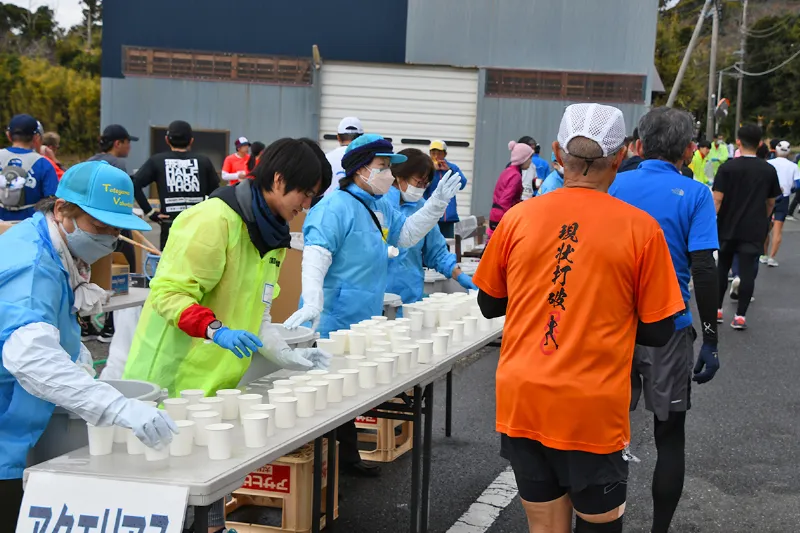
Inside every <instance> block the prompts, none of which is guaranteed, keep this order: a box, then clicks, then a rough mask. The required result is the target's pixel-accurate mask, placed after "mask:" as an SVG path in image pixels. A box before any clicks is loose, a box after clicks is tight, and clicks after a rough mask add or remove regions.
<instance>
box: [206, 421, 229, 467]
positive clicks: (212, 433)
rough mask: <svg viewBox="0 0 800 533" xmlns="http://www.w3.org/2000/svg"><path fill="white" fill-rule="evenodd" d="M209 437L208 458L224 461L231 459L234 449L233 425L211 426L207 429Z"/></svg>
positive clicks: (218, 424) (220, 424) (219, 424)
mask: <svg viewBox="0 0 800 533" xmlns="http://www.w3.org/2000/svg"><path fill="white" fill-rule="evenodd" d="M205 431H206V433H207V435H208V437H207V438H208V458H209V459H211V460H212V461H224V460H226V459H230V458H231V452H232V448H233V424H222V423H216V424H210V425H208V426H206V427H205Z"/></svg>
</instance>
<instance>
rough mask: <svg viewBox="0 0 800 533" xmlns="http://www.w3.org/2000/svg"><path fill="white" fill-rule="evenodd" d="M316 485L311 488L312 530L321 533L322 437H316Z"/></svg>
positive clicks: (314, 532)
mask: <svg viewBox="0 0 800 533" xmlns="http://www.w3.org/2000/svg"><path fill="white" fill-rule="evenodd" d="M313 473H314V476H313V477H314V485H313V488H312V489H311V490H312V492H311V532H312V533H319V532H320V527H319V522H320V518H321V507H322V437H317V438H316V439H314V472H313Z"/></svg>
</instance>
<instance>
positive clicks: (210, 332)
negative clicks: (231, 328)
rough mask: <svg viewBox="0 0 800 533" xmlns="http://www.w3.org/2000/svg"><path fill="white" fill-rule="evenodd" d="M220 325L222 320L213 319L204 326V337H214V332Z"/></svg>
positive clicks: (211, 338)
mask: <svg viewBox="0 0 800 533" xmlns="http://www.w3.org/2000/svg"><path fill="white" fill-rule="evenodd" d="M221 327H222V322H220V321H219V320H214V321H213V322H211V324H209V325H208V327H207V328H206V338H207V339H209V340H213V339H214V333H216V332H217V331H218V330H219V329H220V328H221Z"/></svg>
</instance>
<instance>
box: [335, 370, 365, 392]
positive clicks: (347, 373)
mask: <svg viewBox="0 0 800 533" xmlns="http://www.w3.org/2000/svg"><path fill="white" fill-rule="evenodd" d="M360 373H361V371H360V370H359V369H358V368H343V369H342V370H339V374H341V375H342V376H344V380H343V382H342V396H345V397H350V396H355V395H356V394H358V387H359V385H358V375H359V374H360Z"/></svg>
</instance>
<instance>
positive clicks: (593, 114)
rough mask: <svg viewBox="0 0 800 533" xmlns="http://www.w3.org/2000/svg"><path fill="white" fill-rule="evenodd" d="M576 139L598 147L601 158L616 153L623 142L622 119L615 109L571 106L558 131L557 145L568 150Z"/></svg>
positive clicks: (623, 126)
mask: <svg viewBox="0 0 800 533" xmlns="http://www.w3.org/2000/svg"><path fill="white" fill-rule="evenodd" d="M575 137H586V138H587V139H591V140H593V141H594V142H596V143H597V144H598V145H600V148H601V149H602V150H603V157H608V156H609V155H610V154H613V153H615V152H616V151H617V150H619V149H620V148H621V147H622V145H623V144H624V142H625V118H624V117H623V116H622V111H620V110H619V109H617V108H616V107H611V106H609V105H601V104H572V105H571V106H569V107H567V109H566V110H565V111H564V116H563V117H562V118H561V126H560V127H559V128H558V144H560V145H561V148H562V149H563V150H564V151H565V152H566V153H569V150H568V149H567V146H569V143H570V141H572V139H574V138H575Z"/></svg>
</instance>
